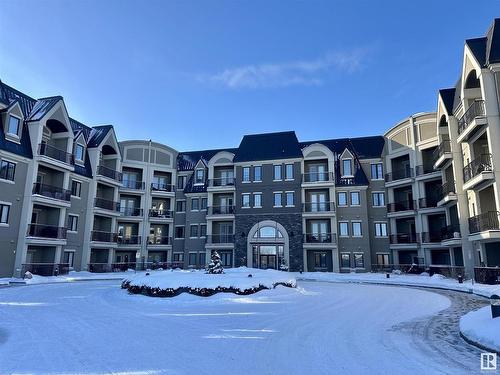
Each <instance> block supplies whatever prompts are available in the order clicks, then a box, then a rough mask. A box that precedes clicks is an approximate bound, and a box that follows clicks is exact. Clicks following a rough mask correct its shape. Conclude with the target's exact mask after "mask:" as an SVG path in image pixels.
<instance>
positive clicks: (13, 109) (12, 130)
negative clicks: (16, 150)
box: [2, 101, 24, 143]
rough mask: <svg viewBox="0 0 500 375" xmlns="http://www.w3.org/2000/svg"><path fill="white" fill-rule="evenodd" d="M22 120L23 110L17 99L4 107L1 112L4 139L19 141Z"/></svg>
mask: <svg viewBox="0 0 500 375" xmlns="http://www.w3.org/2000/svg"><path fill="white" fill-rule="evenodd" d="M23 122H24V116H23V112H22V110H21V106H20V105H19V103H18V102H17V101H15V102H14V103H12V104H11V105H10V106H9V107H7V108H6V109H4V110H3V113H2V124H3V131H4V134H5V139H7V140H9V141H11V142H16V143H20V142H21V135H22V132H23Z"/></svg>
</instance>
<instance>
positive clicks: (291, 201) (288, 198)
mask: <svg viewBox="0 0 500 375" xmlns="http://www.w3.org/2000/svg"><path fill="white" fill-rule="evenodd" d="M294 204H295V202H294V193H293V191H287V192H286V205H287V206H293V205H294Z"/></svg>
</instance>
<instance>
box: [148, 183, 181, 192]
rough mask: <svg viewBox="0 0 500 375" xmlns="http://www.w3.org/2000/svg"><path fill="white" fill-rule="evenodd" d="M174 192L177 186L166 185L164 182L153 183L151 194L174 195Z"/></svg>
mask: <svg viewBox="0 0 500 375" xmlns="http://www.w3.org/2000/svg"><path fill="white" fill-rule="evenodd" d="M174 191H175V186H174V185H172V184H166V183H162V182H152V183H151V192H162V193H173V192H174Z"/></svg>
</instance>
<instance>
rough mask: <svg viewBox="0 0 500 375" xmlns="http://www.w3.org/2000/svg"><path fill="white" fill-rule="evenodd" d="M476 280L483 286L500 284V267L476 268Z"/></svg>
mask: <svg viewBox="0 0 500 375" xmlns="http://www.w3.org/2000/svg"><path fill="white" fill-rule="evenodd" d="M474 279H475V280H476V282H477V283H481V284H489V285H495V284H500V267H474Z"/></svg>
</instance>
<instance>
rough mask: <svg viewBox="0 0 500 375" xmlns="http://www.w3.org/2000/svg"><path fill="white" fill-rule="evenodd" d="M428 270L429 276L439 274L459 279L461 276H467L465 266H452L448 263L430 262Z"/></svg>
mask: <svg viewBox="0 0 500 375" xmlns="http://www.w3.org/2000/svg"><path fill="white" fill-rule="evenodd" d="M427 272H428V273H429V276H432V275H435V274H439V275H443V276H444V277H448V278H452V279H457V278H458V277H459V276H462V277H463V278H465V277H466V275H465V267H463V266H451V265H448V264H430V265H429V266H428V268H427Z"/></svg>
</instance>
